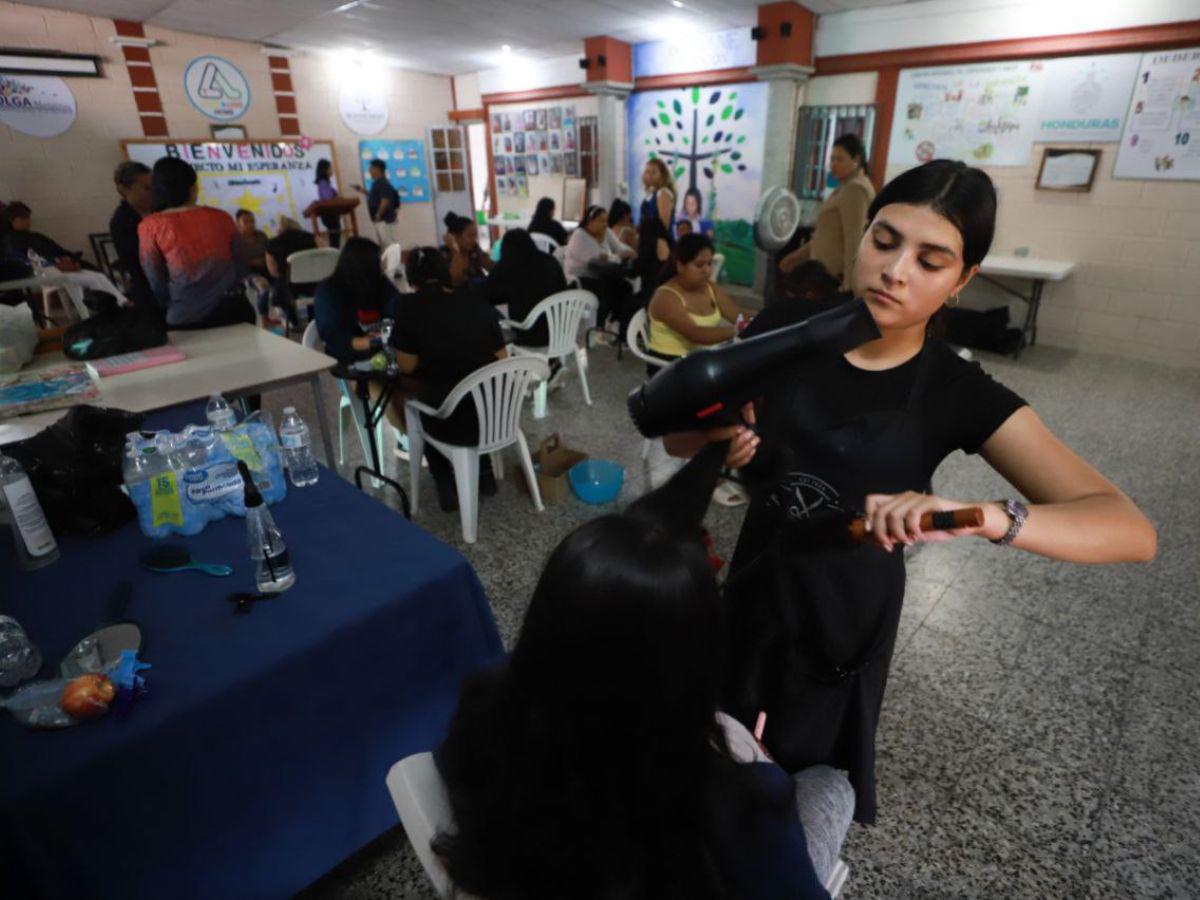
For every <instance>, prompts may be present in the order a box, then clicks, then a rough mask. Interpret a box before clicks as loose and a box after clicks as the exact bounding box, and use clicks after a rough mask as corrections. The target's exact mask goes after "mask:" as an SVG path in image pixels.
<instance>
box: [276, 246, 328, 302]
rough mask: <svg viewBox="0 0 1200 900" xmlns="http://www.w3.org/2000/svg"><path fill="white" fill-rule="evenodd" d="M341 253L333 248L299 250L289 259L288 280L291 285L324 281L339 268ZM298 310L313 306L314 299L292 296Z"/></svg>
mask: <svg viewBox="0 0 1200 900" xmlns="http://www.w3.org/2000/svg"><path fill="white" fill-rule="evenodd" d="M340 253H341V251H339V250H335V249H334V248H332V247H317V248H316V249H315V250H297V251H296V252H295V253H289V254H288V257H287V280H288V282H289V283H290V284H316V283H317V282H318V281H324V280H325V279H326V278H328V277H329V276H330V275H332V274H333V270H334V269H336V268H337V261H338V256H339V255H340ZM292 297H293V299H294V300H295V302H296V308H297V309H299V308H300V307H301V306H305V307H308V306H311V305H312V302H313V298H312V297H306V296H297V295H295V294H293V295H292Z"/></svg>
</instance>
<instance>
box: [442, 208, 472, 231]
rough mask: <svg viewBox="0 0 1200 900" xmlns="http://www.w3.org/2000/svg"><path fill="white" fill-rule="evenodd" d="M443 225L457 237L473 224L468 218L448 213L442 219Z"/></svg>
mask: <svg viewBox="0 0 1200 900" xmlns="http://www.w3.org/2000/svg"><path fill="white" fill-rule="evenodd" d="M442 223H443V224H444V225H445V226H446V230H447V231H448V232H450V233H451V234H452V235H454V236H455V237H457V236H458V235H460V234H462V233H463V232H464V231H466V230H467V227H468V226H469V225H471V224H473V223H472V220H471V219H468V218H467V217H466V216H460V215H459V214H458V213H456V212H448V213H446V215H445V216H443V217H442Z"/></svg>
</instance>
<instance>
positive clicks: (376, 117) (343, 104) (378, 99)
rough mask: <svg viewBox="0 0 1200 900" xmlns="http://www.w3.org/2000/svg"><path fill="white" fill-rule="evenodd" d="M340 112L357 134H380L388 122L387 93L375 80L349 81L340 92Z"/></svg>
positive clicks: (360, 79)
mask: <svg viewBox="0 0 1200 900" xmlns="http://www.w3.org/2000/svg"><path fill="white" fill-rule="evenodd" d="M338 112H339V113H341V116H342V121H343V122H345V123H346V127H347V128H349V129H350V130H351V131H353V132H354V133H355V134H379V132H381V131H383V129H384V128H385V127H386V126H387V122H388V98H387V92H386V90H385V89H384V87H383V85H381V84H380V83H379V81H377V80H375V79H371V78H358V79H355V80H354V81H347V82H345V83H343V84H342V86H341V89H340V90H339V91H338Z"/></svg>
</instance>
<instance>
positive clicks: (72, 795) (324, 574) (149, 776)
mask: <svg viewBox="0 0 1200 900" xmlns="http://www.w3.org/2000/svg"><path fill="white" fill-rule="evenodd" d="M197 412H198V408H196V407H191V408H189V410H188V414H187V415H186V417H184V418H182V419H181V418H180V415H179V413H178V412H177V413H176V414H175V415H174V416H171V415H169V414H168V415H166V416H165V417H164V416H163V415H161V414H160V415H159V416H158V417H157V422H156V424H159V425H162V424H164V423H166V422H169V424H170V427H177V426H178V425H179V424H181V423H182V421H194V420H195V419H196V418H197V415H196V413H197ZM199 415H200V416H201V417H202V415H203V413H202V412H200V413H199ZM151 421H152V422H154V421H155V419H153V418H152V420H151ZM272 512H273V514H274V516H275V520H276V522H277V523H278V525H279V526H280V528H281V529H282V531H283V535H284V538H285V540H286V541H287V543H288V545H289V547H290V548H291V550H292V553H293V558H294V561H295V568H296V575H297V581H296V585H295V586H294V587H293V588H292V589H291V590H290V591H288V592H286V593H284V594H282V595H281V596H279V597H278V598H277V599H273V600H270V601H264V602H260V603H256V604H255V606H254V609H253V610H252V612H250V613H249V614H248V615H235V614H234V613H233V611H232V604H231V603H229V602H228V601H227V600H226V599H225V598H226V596H227V595H228V594H229V593H230V592H231V591H239V590H252V589H253V571H254V570H253V567H252V565H251V563H250V561H249V558H248V553H247V550H246V543H245V542H246V536H245V530H246V529H245V523H244V521H243V520H241V519H225V520H222V521H220V522H215V523H212V524H210V525H209V526H208V527H207V528H206V529H205V530H204V532H203V533H202V534H200V535H197V536H195V537H193V538H185V539H181V540H182V542H184V543H186V545H187V546H188V547H190V548H191V550H192V554H193V558H195V559H198V560H202V561H209V562H226V563H230V564H232V565H233V566H234V575H233V576H232V577H230V578H211V577H208V576H204V575H200V574H199V573H194V572H187V573H180V574H174V575H158V574H154V573H151V572H147V571H144V570H142V569H140V568H139V566H138V558H139V556H140V554H141V553H142V552H143V551H144V550H145V549H146V548H147V547H149V546H151V545H152V543H153V542H152V541H151V540H150V539H148V538H145V537H143V536H142V534H141V532H140V531H138V529H137V526H136V524H130V525H128V526H126V527H125V528H122V529H121V530H119V531H118V532H116V533H113V534H111V535H108V536H106V537H103V538H99V539H94V540H88V541H82V540H71V539H67V540H63V541H61V546H62V559H61V560H60V561H59V562H57V563H56V564H54V565H52V566H50V567H48V568H46V569H44V570H41V571H35V572H19V571H16V569H15V565H14V563H13V559H12V550H11V547H10V546H6V547H4V548H2V549H0V613H9V614H12V615H15V616H16V617H17V619H19V620H20V621H21V623H22V624H23V625H24V626H25V628H26V630H27V631H28V633H29V634H30V636H31V637H32V638H33V640H34V641H35V642H36V643H37V644H38V645H39V646H40V647H41V649H42V652H43V654H44V656H45V659H46V663H45V666H44V668H43V673H42V674H43V676H44V677H46V676H49V675H50V674H52V670H56V669H57V665H58V661H59V660H61V658H62V656H63V655H64V654H65V653H66V652H67V650H69V649H70V647H71V646H72V645H73V644H74V643H75V642H76V640H78V639H79V638H80V637H82V636H83V635H84V634H86V633H87V632H89V631H91V630H92V629H93V628H95V627H97V626H99V625H102V624H105V623H106V622H107V621H109V620H110V616H111V615H112V613H111V606H112V604H111V599H112V597H113V595H114V592H115V591H120V590H125V591H127V592H128V596H129V597H131V598H132V599H131V601H130V603H129V605H128V612H127V614H126V617H127V618H128V619H130V620H133V621H136V622H138V623H139V624H140V625H141V627H142V629H143V631H144V645H143V653H142V657H143V659H144V660H145V661H146V662H149V663H151V664H153V666H154V668H153V669H151V670H150V671H148V672H147V673H146V677H147V681H148V684H149V687H150V691H151V693H150V695H149V696H148V697H146V698H145V699H144V700H143V701H141V702H140V703H139V704H138V705H137V706H136V707H135V708H134V709H133V711H132V713H131V714H130V715H129V716H128V718H125V719H121V718H117V717H116V716H115V715H112V714H110V715H109V716H107V717H105V718H103V719H101V720H99V721H97V722H93V723H89V724H85V725H80V726H77V727H75V728H70V729H66V730H63V731H51V732H44V731H28V730H25V729H24V728H22V727H20V726H19V725H17V724H16V722H15V720H14V719H13V718H12V717H11V716H9V715H8V714H7V713H4V712H0V895H2V896H4V897H25V896H39V895H40V896H46V897H71V898H85V897H97V898H122V900H125V898H131V897H153V898H172V900H175V898H185V897H221V898H250V897H254V898H257V897H286V896H289V895H291V894H292V893H294V892H295V891H297V890H299V889H300V888H302V887H303V886H305V885H306V884H308V883H310V882H311V881H313V880H314V879H316V878H317V877H318V876H320V875H321V874H323V873H324V872H326V871H328V870H329V869H330V868H332V867H333V866H334V865H336V864H337V863H338V862H339V861H341V860H342V859H344V858H345V857H346V856H348V855H350V854H351V853H353V852H354V851H355V850H357V849H358V848H360V847H362V846H363V845H364V844H365V843H367V842H369V841H370V840H372V839H373V838H375V837H377V836H378V835H379V834H381V833H382V832H383V831H385V830H386V829H387V828H389V827H391V826H392V825H394V824H396V821H397V819H396V814H395V810H394V808H393V807H392V805H391V801H390V798H389V797H388V794H387V789H386V787H385V785H384V777H385V775H386V773H387V770H388V768H389V767H390V766H391V765H392V763H394V762H395V761H396V760H398V759H400V758H402V757H404V756H407V755H408V754H411V753H414V752H419V751H422V750H428V749H431V748H432V747H433V746H435V745H436V743H437V742H438V741H439V740H440V738H441V736H442V735H443V733H444V730H445V727H446V724H447V722H448V721H449V717H450V714H451V712H452V711H453V708H454V704H455V701H456V698H457V692H458V687H459V684H460V682H461V680H462V678H463V677H464V676H465V675H466V674H468V673H470V672H472V671H474V670H476V669H478V668H480V667H481V666H483V665H486V664H488V663H491V662H493V661H495V660H497V659H499V658H500V656H501V655H502V652H503V650H502V647H501V643H500V638H499V635H498V633H497V631H496V625H495V621H494V619H493V618H492V614H491V610H490V608H489V606H488V604H487V600H486V598H485V596H484V593H483V590H482V588H481V586H480V584H479V581H478V579H477V578H476V576H475V573H474V572H473V570H472V569H471V567H470V565H469V564H468V563H467V561H466V560H465V559H463V557H462V556H460V555H459V554H458V553H457V552H456V551H455V550H453V549H451V548H450V547H448V546H446V545H445V544H442V543H441V542H439V541H437V540H436V539H434V538H433V537H431V536H430V535H428V534H427V533H425V532H424V531H422V530H421V529H420V528H418V527H417V526H415V525H413V524H411V523H409V522H407V521H406V520H404V519H403V518H401V517H400V516H399V515H397V514H395V513H393V512H391V511H390V510H388V509H386V508H385V507H384V506H382V505H380V504H379V503H377V502H375V501H374V500H371V499H370V498H368V497H367V496H366V495H364V494H362V493H360V492H359V491H358V490H356V489H355V488H354V487H353V486H352V485H349V484H347V483H346V482H344V481H342V480H341V479H339V478H337V477H335V476H334V475H333V474H332V473H330V472H329V471H327V470H322V472H321V478H320V481H319V483H318V484H316V485H314V486H313V487H309V488H304V489H301V490H296V489H292V490H290V492H289V494H288V497H287V498H286V499H285V500H283V501H282V502H280V503H279V504H276V505H275V506H274V507H272Z"/></svg>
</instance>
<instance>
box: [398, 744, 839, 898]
mask: <svg viewBox="0 0 1200 900" xmlns="http://www.w3.org/2000/svg"><path fill="white" fill-rule="evenodd" d="M387 788H388V793H389V794H391V796H392V803H393V804H394V805H395V807H396V812H397V814H398V815H399V816H400V824H401V825H403V826H404V832H405V834H407V835H408V840H409V842H410V843H412V846H413V850H415V851H416V853H417V859H419V860H420V861H421V866H422V868H424V869H425V874H426V875H428V876H429V880H430V881H432V882H433V887H434V890H436V891H437V894H438V896H439V897H456V898H460V900H471V897H470V896H469V895H468V894H465V893H463V892H462V891H460V890H458V889H457V888H455V886H454V883H453V882H452V881H451V880H450V875H449V873H448V872H447V871H446V867H445V866H444V865H443V864H442V861H441V859H439V858H438V856H437V854H435V853H434V852H433V847H432V846H431V844H432V842H433V839H434V837H435V836H437V835H438V834H439V833H443V832H450V833H452V832H453V831H454V810H453V809H451V807H450V798H449V796H447V794H446V784H445V782H444V781H442V774H441V773H440V772H439V771H438V770H437V763H436V762H434V759H433V754H432V753H414V754H413V755H412V756H408V757H405V758H404V759H402V760H400V762H398V763H396V764H395V765H394V766H392V768H391V770H390V771H389V772H388V774H387ZM853 802H854V801H853V791H851V794H850V804H851V809H853ZM801 818H803V816H801ZM849 874H850V869H849V867H848V866H847V865H846V863H845V862H844V861H843V860H842V859H841V858H840V857H839V858H838V859H837V862H836V863H835V864H834V866H833V870H832V872H830V874H829V876H828V877H827V878H826V879H825V890H827V891H829V896H830V897H831V898H834V900H836V898H837V896H838V895H839V894H840V893H841V892H842V887H843V886H844V885H845V883H846V877H847V876H848V875H849Z"/></svg>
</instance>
